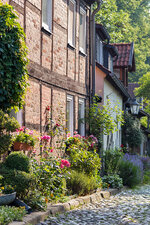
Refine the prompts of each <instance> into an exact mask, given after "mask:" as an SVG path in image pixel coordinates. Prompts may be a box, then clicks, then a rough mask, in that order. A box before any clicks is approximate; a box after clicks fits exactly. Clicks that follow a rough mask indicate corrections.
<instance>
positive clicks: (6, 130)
mask: <svg viewBox="0 0 150 225" xmlns="http://www.w3.org/2000/svg"><path fill="white" fill-rule="evenodd" d="M19 126H20V125H19V123H18V121H17V120H16V119H15V118H11V117H10V116H9V115H8V114H6V113H4V112H3V111H2V110H0V155H1V154H3V153H5V152H6V151H8V150H9V149H10V147H11V146H12V144H13V136H12V135H11V133H10V132H14V131H15V130H16V129H17V128H19Z"/></svg>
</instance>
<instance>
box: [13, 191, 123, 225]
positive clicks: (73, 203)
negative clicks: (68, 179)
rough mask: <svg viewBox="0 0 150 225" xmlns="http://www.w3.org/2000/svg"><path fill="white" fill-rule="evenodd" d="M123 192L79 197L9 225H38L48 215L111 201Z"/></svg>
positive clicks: (102, 192)
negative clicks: (112, 197)
mask: <svg viewBox="0 0 150 225" xmlns="http://www.w3.org/2000/svg"><path fill="white" fill-rule="evenodd" d="M120 191H122V189H121V190H118V189H109V190H107V191H100V190H98V191H97V192H95V193H93V194H91V195H86V196H83V197H78V198H75V199H72V200H70V201H68V202H66V203H59V204H55V205H48V207H47V210H46V211H45V212H33V213H31V214H28V215H26V216H25V217H24V218H23V221H22V222H15V221H14V222H12V223H9V225H31V224H32V225H36V224H38V223H39V222H40V221H44V220H45V219H46V218H47V217H48V215H55V214H56V213H63V212H66V211H69V210H72V209H75V208H77V207H79V206H81V205H84V204H88V203H95V202H99V201H101V200H102V199H109V198H110V196H111V195H116V194H118V193H119V192H120Z"/></svg>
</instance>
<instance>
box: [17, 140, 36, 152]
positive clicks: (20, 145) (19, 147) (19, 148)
mask: <svg viewBox="0 0 150 225" xmlns="http://www.w3.org/2000/svg"><path fill="white" fill-rule="evenodd" d="M13 149H14V151H22V150H23V151H31V150H33V146H31V145H28V144H26V143H21V142H15V143H14V146H13Z"/></svg>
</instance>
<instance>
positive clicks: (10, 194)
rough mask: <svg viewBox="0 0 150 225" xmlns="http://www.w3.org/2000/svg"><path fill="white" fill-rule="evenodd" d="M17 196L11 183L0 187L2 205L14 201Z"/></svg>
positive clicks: (0, 202) (0, 203)
mask: <svg viewBox="0 0 150 225" xmlns="http://www.w3.org/2000/svg"><path fill="white" fill-rule="evenodd" d="M15 198H16V192H15V191H14V188H13V187H12V186H11V185H5V186H2V187H0V206H1V205H8V204H10V203H12V202H13V201H14V200H15Z"/></svg>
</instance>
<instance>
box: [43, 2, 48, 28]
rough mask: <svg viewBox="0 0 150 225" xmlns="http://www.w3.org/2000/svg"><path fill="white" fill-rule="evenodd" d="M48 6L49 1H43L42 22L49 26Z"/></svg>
mask: <svg viewBox="0 0 150 225" xmlns="http://www.w3.org/2000/svg"><path fill="white" fill-rule="evenodd" d="M47 6H48V0H43V1H42V21H43V23H45V24H47V25H48V13H47V11H48V10H47V8H48V7H47Z"/></svg>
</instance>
